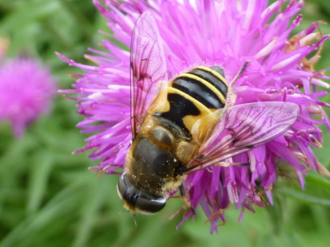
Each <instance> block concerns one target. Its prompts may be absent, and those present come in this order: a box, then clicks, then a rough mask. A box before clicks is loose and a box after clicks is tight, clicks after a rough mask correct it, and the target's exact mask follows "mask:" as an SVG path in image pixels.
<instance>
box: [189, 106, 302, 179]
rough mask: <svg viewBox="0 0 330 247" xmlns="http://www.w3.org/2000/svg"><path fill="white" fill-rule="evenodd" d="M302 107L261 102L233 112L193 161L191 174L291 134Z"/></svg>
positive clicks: (236, 107) (218, 126)
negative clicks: (289, 130)
mask: <svg viewBox="0 0 330 247" xmlns="http://www.w3.org/2000/svg"><path fill="white" fill-rule="evenodd" d="M298 114H299V106H298V105H296V104H294V103H288V102H258V103H249V104H244V105H237V106H233V107H232V108H230V109H229V110H228V112H227V114H225V115H224V116H223V117H222V119H221V120H220V122H219V124H218V125H217V126H216V128H215V130H214V132H213V133H212V136H211V137H210V138H209V139H208V140H207V141H206V142H205V143H204V144H203V145H202V146H201V148H200V154H199V155H198V157H197V159H196V160H194V161H192V163H191V164H190V167H189V168H188V171H187V173H191V172H194V171H197V170H200V169H203V168H205V167H208V166H210V165H213V164H215V163H217V162H219V161H223V160H225V159H227V158H230V157H232V156H235V155H237V154H241V153H244V152H246V151H249V150H251V149H253V148H255V147H258V146H260V145H263V144H265V143H267V142H269V141H271V140H273V139H275V138H277V137H278V136H280V135H281V134H283V133H284V132H285V131H287V130H288V129H289V128H290V126H291V125H292V124H294V122H295V121H296V119H297V117H298Z"/></svg>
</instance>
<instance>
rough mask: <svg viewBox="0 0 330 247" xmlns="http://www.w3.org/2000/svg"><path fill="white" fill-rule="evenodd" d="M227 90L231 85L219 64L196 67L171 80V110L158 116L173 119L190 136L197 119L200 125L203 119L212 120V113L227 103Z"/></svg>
mask: <svg viewBox="0 0 330 247" xmlns="http://www.w3.org/2000/svg"><path fill="white" fill-rule="evenodd" d="M227 91H228V84H227V82H226V80H225V79H224V74H223V70H222V69H221V68H220V67H218V66H215V67H212V68H208V67H203V66H201V67H196V68H194V69H192V70H190V71H189V72H187V73H184V74H181V75H179V76H177V77H176V78H175V79H174V80H172V81H171V82H170V84H169V86H168V88H167V102H168V105H169V110H168V111H166V112H161V113H160V112H158V114H156V116H159V117H162V118H165V119H167V120H169V121H170V122H173V123H174V124H176V125H177V126H178V127H179V128H181V129H182V130H183V131H184V132H185V133H186V135H187V137H190V136H191V135H192V134H193V133H191V132H192V131H193V128H194V126H196V125H195V124H196V123H197V122H198V123H199V124H201V121H202V119H204V118H205V119H209V118H210V117H209V116H210V115H211V114H212V113H213V112H215V111H216V110H217V109H220V108H223V107H224V106H225V103H226V97H227ZM210 121H211V120H210ZM204 122H205V121H204ZM204 122H203V124H204ZM211 122H212V121H211ZM204 125H207V123H206V124H204ZM205 128H206V129H207V126H205ZM202 132H203V131H202Z"/></svg>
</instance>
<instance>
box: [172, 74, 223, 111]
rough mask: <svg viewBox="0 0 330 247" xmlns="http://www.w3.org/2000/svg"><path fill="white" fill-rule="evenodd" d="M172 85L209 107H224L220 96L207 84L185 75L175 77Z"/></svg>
mask: <svg viewBox="0 0 330 247" xmlns="http://www.w3.org/2000/svg"><path fill="white" fill-rule="evenodd" d="M172 87H173V88H176V89H178V90H180V91H182V92H184V93H186V94H188V95H189V96H191V97H193V98H194V99H196V100H197V101H199V102H200V103H202V104H203V105H205V106H206V107H207V108H216V109H219V108H223V107H224V104H223V103H222V102H221V100H220V99H219V97H218V96H217V95H216V94H215V93H214V92H213V91H212V90H211V89H210V88H208V87H207V86H206V85H204V84H203V83H201V82H199V81H197V80H194V79H192V78H189V77H185V76H184V75H183V76H181V77H180V78H177V79H174V81H173V83H172Z"/></svg>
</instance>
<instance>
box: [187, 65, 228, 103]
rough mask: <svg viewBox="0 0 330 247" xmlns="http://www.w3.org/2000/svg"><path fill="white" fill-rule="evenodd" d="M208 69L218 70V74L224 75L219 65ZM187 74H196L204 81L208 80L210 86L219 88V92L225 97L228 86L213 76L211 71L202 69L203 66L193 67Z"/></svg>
mask: <svg viewBox="0 0 330 247" xmlns="http://www.w3.org/2000/svg"><path fill="white" fill-rule="evenodd" d="M210 69H212V70H214V71H216V72H218V73H219V74H220V75H222V76H223V77H224V74H223V73H224V72H223V69H222V68H220V67H219V66H214V67H211V68H210ZM188 74H192V75H196V76H198V77H200V78H202V79H204V80H205V81H207V82H209V83H210V84H211V85H212V86H214V87H216V89H218V90H219V92H220V93H221V94H222V95H223V96H224V97H225V98H226V96H227V92H228V87H227V85H226V83H225V82H223V81H222V79H221V78H219V77H217V76H215V75H214V74H212V73H211V72H209V71H207V70H204V69H203V68H195V69H193V70H191V71H189V72H188Z"/></svg>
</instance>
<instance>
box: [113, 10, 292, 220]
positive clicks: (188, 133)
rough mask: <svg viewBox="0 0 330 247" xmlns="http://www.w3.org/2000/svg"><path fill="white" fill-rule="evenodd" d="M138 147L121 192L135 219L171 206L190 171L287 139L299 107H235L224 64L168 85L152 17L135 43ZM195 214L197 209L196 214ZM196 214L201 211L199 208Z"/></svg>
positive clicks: (139, 25)
mask: <svg viewBox="0 0 330 247" xmlns="http://www.w3.org/2000/svg"><path fill="white" fill-rule="evenodd" d="M130 66H131V68H130V69H131V82H130V83H131V85H130V86H131V128H132V143H131V147H130V148H129V151H128V154H127V157H126V161H125V168H124V172H123V174H122V175H121V177H120V179H119V182H118V186H117V191H118V194H119V196H120V197H121V199H122V201H123V204H124V207H125V208H126V209H127V210H129V211H131V212H132V213H133V214H134V215H135V214H136V213H137V212H141V213H144V214H152V213H156V212H158V211H160V210H161V209H163V208H164V207H165V204H166V201H167V200H168V199H169V197H170V194H171V193H173V192H175V191H177V190H180V193H181V196H182V198H183V202H184V204H185V205H184V206H186V207H188V208H191V206H190V203H189V200H188V198H187V197H186V196H185V190H184V184H183V183H184V181H185V178H186V176H187V175H188V174H189V173H192V172H195V171H198V170H200V169H204V168H206V167H209V166H211V165H220V166H228V165H232V164H230V163H229V162H226V160H227V159H228V158H231V157H233V156H235V155H238V154H241V153H243V152H246V151H249V150H251V149H253V148H255V147H258V146H260V145H263V144H265V143H267V142H269V141H271V140H273V139H275V138H276V137H278V136H279V135H281V134H283V133H284V132H285V131H286V130H287V129H288V128H289V127H290V126H291V125H292V124H293V123H294V122H295V120H296V118H297V116H298V113H299V107H298V106H297V105H296V104H293V103H287V102H258V103H249V104H244V105H237V106H233V104H234V103H235V102H233V101H235V93H234V91H233V88H232V84H233V82H234V81H235V80H236V79H237V78H238V77H239V76H240V74H241V73H242V72H243V70H244V69H245V66H243V67H242V69H241V71H240V72H239V73H238V74H237V76H236V77H235V78H234V79H233V81H232V83H230V84H228V83H227V81H226V79H225V75H224V70H223V69H222V68H221V67H219V66H213V67H205V66H198V67H195V68H192V69H191V70H189V71H188V72H186V73H183V74H180V75H178V76H176V77H174V78H173V79H171V80H170V81H168V78H167V76H168V71H167V66H166V59H165V54H164V50H163V47H162V39H161V37H160V33H159V30H158V27H157V25H156V22H155V20H154V18H153V17H152V15H151V13H149V12H144V13H143V14H142V15H141V16H140V17H139V19H138V20H137V22H136V24H135V27H134V30H133V34H132V40H131V61H130ZM191 209H192V208H191ZM192 210H193V209H192Z"/></svg>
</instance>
